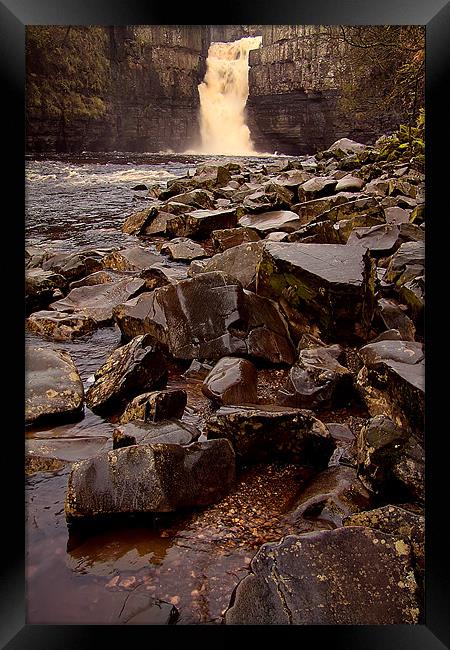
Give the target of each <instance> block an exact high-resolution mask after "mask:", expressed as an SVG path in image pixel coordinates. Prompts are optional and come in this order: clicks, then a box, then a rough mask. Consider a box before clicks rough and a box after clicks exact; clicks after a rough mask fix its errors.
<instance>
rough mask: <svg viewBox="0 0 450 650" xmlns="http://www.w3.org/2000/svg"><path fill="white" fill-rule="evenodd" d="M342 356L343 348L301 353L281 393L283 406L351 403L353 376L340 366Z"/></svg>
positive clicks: (312, 350) (279, 394)
mask: <svg viewBox="0 0 450 650" xmlns="http://www.w3.org/2000/svg"><path fill="white" fill-rule="evenodd" d="M341 355H342V348H341V347H340V346H339V345H331V346H327V347H317V348H305V349H304V350H301V351H300V354H299V357H298V360H297V361H296V363H295V364H294V365H293V366H292V368H291V369H290V371H289V378H288V380H287V382H286V385H285V386H284V387H283V388H282V389H280V391H279V392H278V401H279V403H280V404H285V405H286V406H297V407H299V408H316V407H318V406H321V407H324V406H330V405H332V404H334V405H340V404H343V403H346V402H348V401H349V400H350V399H351V397H352V375H351V372H350V371H349V370H348V369H347V368H345V367H344V366H342V365H341V364H340V363H339V361H338V358H339V357H340V356H341Z"/></svg>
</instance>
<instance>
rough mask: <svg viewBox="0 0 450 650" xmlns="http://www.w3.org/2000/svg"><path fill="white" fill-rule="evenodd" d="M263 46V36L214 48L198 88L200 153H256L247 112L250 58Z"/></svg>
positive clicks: (215, 45) (210, 50) (217, 44)
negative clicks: (249, 56)
mask: <svg viewBox="0 0 450 650" xmlns="http://www.w3.org/2000/svg"><path fill="white" fill-rule="evenodd" d="M260 45H261V36H255V37H251V38H241V39H240V40H238V41H233V42H232V43H212V44H211V46H210V48H209V50H208V59H207V61H206V66H207V67H206V74H205V79H204V81H203V82H202V83H201V84H200V85H199V87H198V92H199V95H200V133H201V138H202V144H201V147H200V150H199V152H198V153H207V154H226V155H237V156H239V155H242V156H244V155H251V154H253V153H256V152H255V151H254V149H253V144H252V141H251V138H250V131H249V128H248V126H247V125H246V123H245V114H244V112H245V104H246V102H247V98H248V71H249V65H248V54H249V52H250V50H255V49H257V48H258V47H259V46H260Z"/></svg>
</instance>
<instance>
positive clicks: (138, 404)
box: [120, 389, 187, 424]
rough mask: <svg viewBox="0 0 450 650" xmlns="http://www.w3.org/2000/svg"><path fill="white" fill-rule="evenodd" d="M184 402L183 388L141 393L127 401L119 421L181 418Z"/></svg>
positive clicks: (124, 422)
mask: <svg viewBox="0 0 450 650" xmlns="http://www.w3.org/2000/svg"><path fill="white" fill-rule="evenodd" d="M186 403H187V395H186V391H184V390H177V389H169V390H158V391H152V392H150V393H142V394H141V395H138V396H137V397H135V398H134V399H132V400H131V401H130V402H129V403H128V406H127V408H126V409H125V411H124V412H123V414H122V415H121V416H120V422H121V423H122V424H126V423H127V422H132V421H133V420H142V421H143V422H157V421H158V420H165V419H166V418H181V416H182V415H183V412H184V409H185V407H186Z"/></svg>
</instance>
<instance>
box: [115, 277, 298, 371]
mask: <svg viewBox="0 0 450 650" xmlns="http://www.w3.org/2000/svg"><path fill="white" fill-rule="evenodd" d="M114 315H115V319H116V322H117V324H118V325H119V327H120V329H121V331H122V333H123V334H124V335H125V336H126V337H128V338H130V337H132V336H136V335H138V334H142V333H144V332H145V333H149V334H151V335H152V336H154V337H155V338H156V339H157V340H158V341H160V343H161V344H163V345H165V346H167V348H168V350H169V352H170V353H171V354H172V355H173V356H174V357H176V358H178V359H196V358H201V359H219V358H220V357H222V356H224V355H230V354H235V355H236V354H237V355H242V354H245V355H249V356H250V357H256V358H262V359H267V360H268V361H270V362H272V363H289V362H291V361H292V359H293V346H292V343H291V341H290V338H289V333H288V329H287V325H286V323H285V321H284V319H283V316H282V315H281V313H280V311H279V310H278V308H277V306H276V304H275V303H273V302H272V301H270V300H267V299H265V298H262V297H259V296H256V295H255V294H252V293H251V292H246V291H244V290H243V289H242V286H241V284H240V283H238V282H237V281H236V280H234V279H233V278H231V277H229V276H227V275H225V274H223V273H220V272H212V273H202V274H199V275H198V276H196V277H195V278H192V279H191V280H186V281H181V282H178V284H176V285H174V286H167V287H163V288H161V289H157V290H155V291H154V292H152V293H146V294H143V295H142V296H140V297H138V298H137V299H136V300H134V301H131V302H128V303H125V304H123V305H120V306H119V307H118V308H116V310H115V312H114Z"/></svg>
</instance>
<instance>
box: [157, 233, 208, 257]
mask: <svg viewBox="0 0 450 650" xmlns="http://www.w3.org/2000/svg"><path fill="white" fill-rule="evenodd" d="M161 253H163V254H165V255H168V256H169V258H170V259H171V260H175V261H177V260H183V261H184V260H188V261H190V260H196V259H199V258H201V257H206V256H207V253H206V251H205V249H204V248H203V246H200V244H197V242H194V241H192V240H191V239H188V238H187V237H176V238H175V239H172V241H170V242H168V243H167V244H164V245H163V246H162V247H161Z"/></svg>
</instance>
